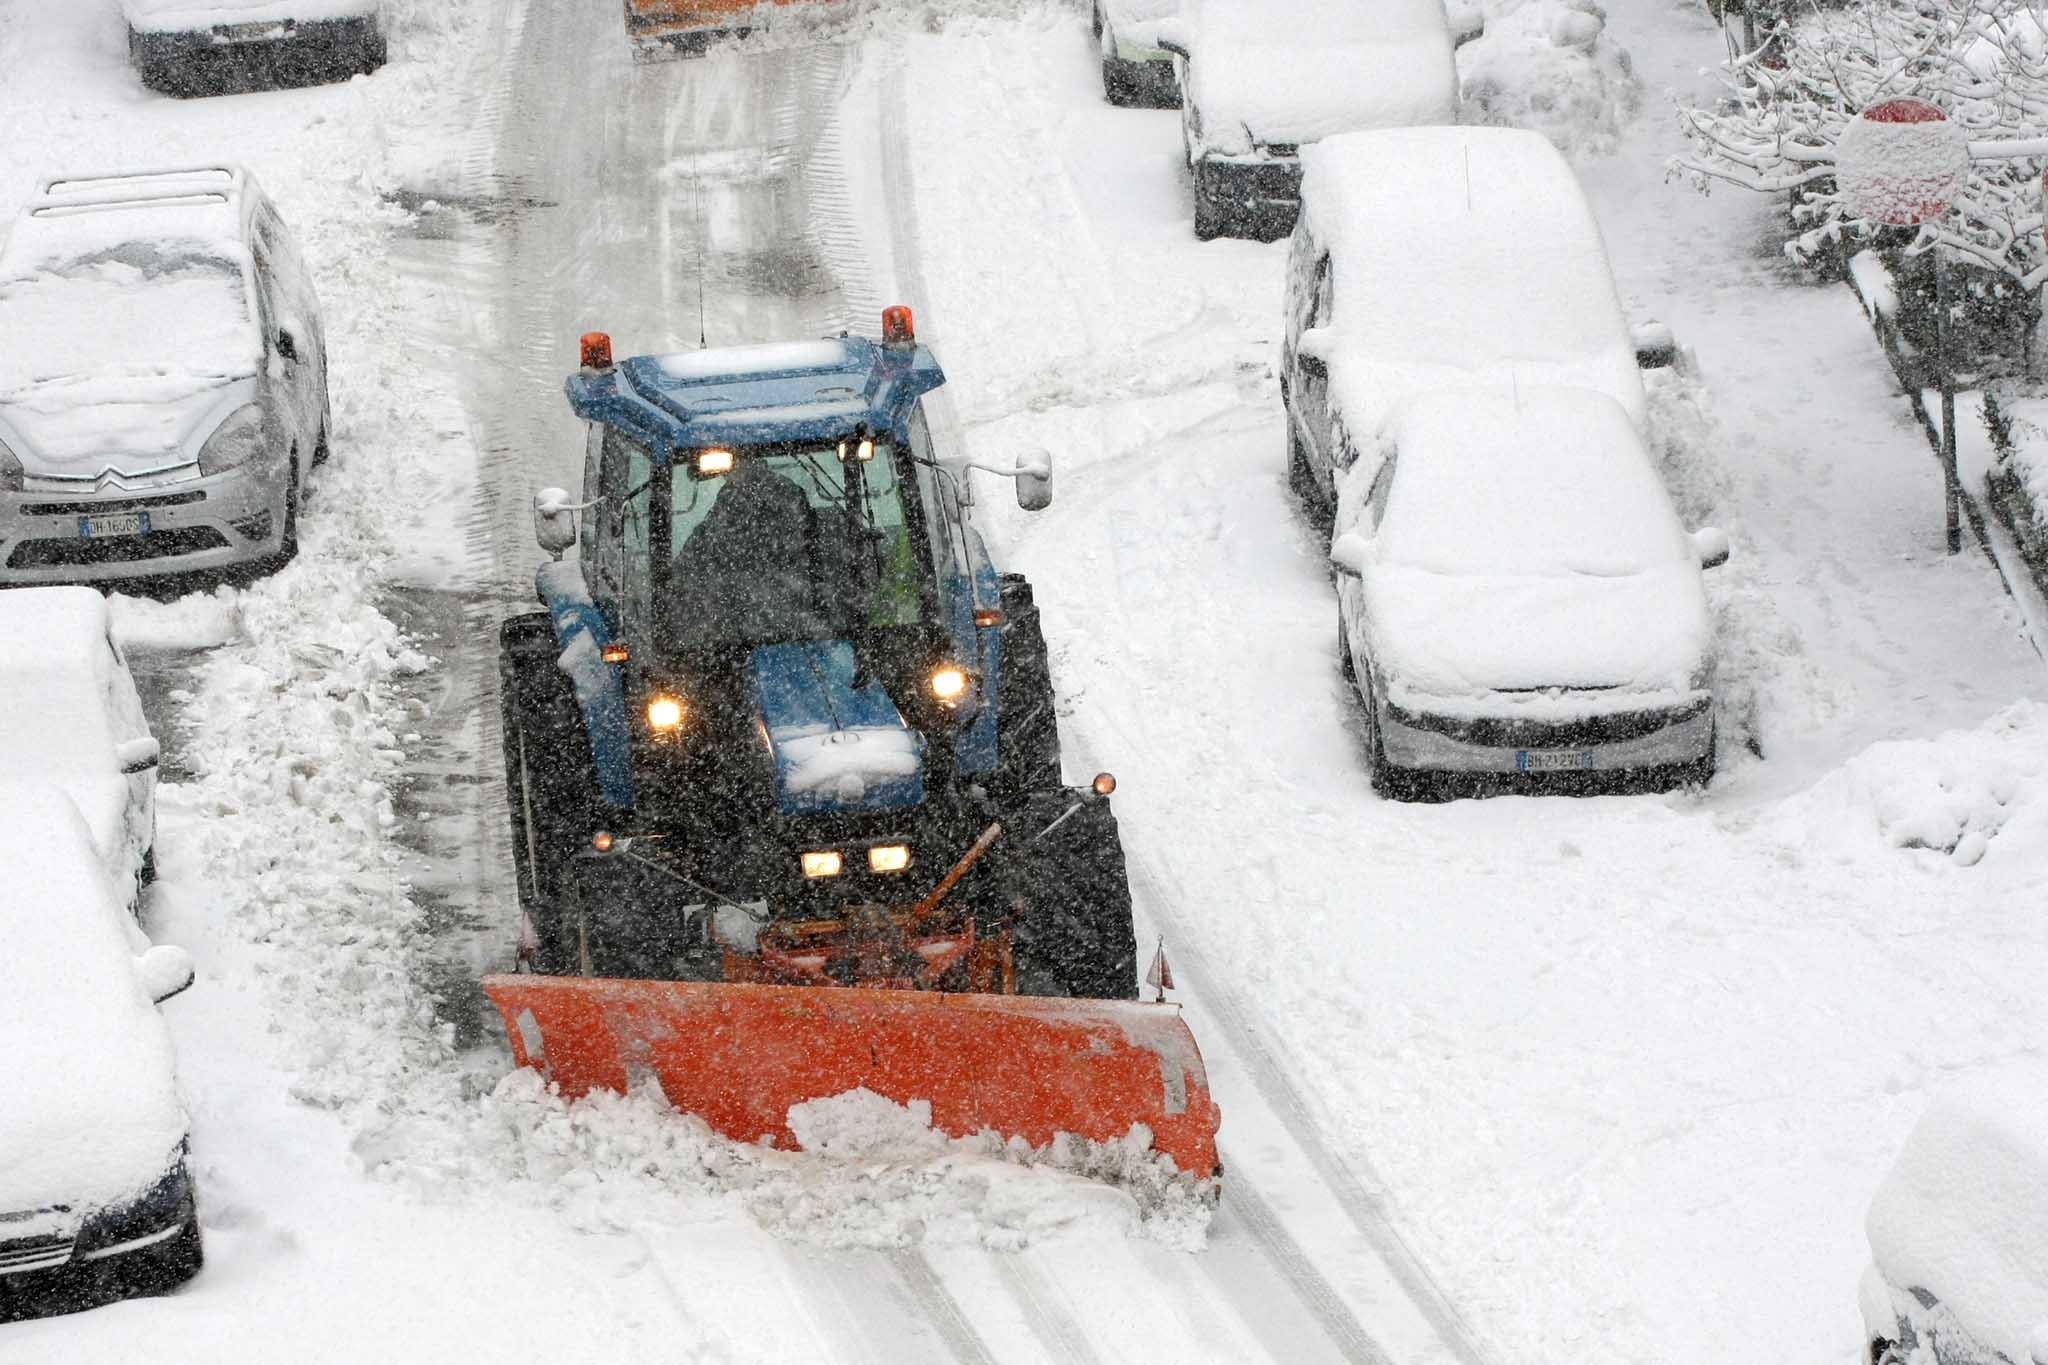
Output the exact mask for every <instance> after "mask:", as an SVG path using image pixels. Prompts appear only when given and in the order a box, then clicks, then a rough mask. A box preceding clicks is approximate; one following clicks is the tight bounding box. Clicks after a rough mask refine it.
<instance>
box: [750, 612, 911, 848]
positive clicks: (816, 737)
mask: <svg viewBox="0 0 2048 1365" xmlns="http://www.w3.org/2000/svg"><path fill="white" fill-rule="evenodd" d="M747 671H748V682H749V685H750V686H751V687H752V689H753V697H754V704H755V706H756V708H757V709H758V713H759V715H760V717H761V730H762V733H763V734H764V735H765V736H766V738H767V741H768V750H769V754H770V756H771V757H772V758H773V759H774V762H775V800H776V806H777V808H778V809H779V810H780V811H781V812H782V813H783V814H784V815H822V814H831V813H836V812H845V811H861V810H870V811H872V810H902V809H905V808H907V807H913V806H917V805H919V804H921V803H922V802H923V800H924V753H925V741H924V736H923V735H920V734H919V733H918V732H917V731H915V730H913V729H911V728H910V726H909V725H908V724H906V723H905V722H904V719H903V714H902V713H901V712H900V711H898V710H897V709H896V704H895V703H894V702H892V701H891V700H890V699H889V694H888V693H887V692H886V691H884V690H883V688H882V685H881V684H880V683H879V682H877V681H875V680H874V679H872V678H870V679H868V680H867V681H866V682H865V683H862V684H860V685H856V684H855V681H854V675H855V672H856V668H855V664H854V655H853V645H852V644H851V643H849V642H848V641H845V640H830V641H825V640H807V641H801V642H797V643H793V644H780V645H765V646H763V647H761V648H759V649H756V650H755V651H754V652H753V656H752V657H751V658H750V659H749V661H748V664H747Z"/></svg>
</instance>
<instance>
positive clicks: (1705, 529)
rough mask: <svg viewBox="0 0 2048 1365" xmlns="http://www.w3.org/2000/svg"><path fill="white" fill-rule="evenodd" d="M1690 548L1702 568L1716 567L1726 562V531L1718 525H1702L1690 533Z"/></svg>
mask: <svg viewBox="0 0 2048 1365" xmlns="http://www.w3.org/2000/svg"><path fill="white" fill-rule="evenodd" d="M1692 548H1693V552H1694V553H1695V554H1697V555H1698V556H1699V557H1700V567H1701V568H1702V569H1718V568H1720V567H1721V566H1722V565H1723V564H1726V563H1727V562H1728V533H1727V532H1726V531H1723V530H1722V529H1720V528H1719V527H1718V526H1702V527H1700V529H1699V530H1697V531H1694V532H1693V533H1692Z"/></svg>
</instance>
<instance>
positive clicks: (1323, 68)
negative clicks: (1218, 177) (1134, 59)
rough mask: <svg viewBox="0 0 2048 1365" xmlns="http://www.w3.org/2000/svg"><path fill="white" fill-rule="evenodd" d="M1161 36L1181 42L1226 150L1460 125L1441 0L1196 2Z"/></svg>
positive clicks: (1206, 133) (1205, 114)
mask: <svg viewBox="0 0 2048 1365" xmlns="http://www.w3.org/2000/svg"><path fill="white" fill-rule="evenodd" d="M1162 32H1167V33H1169V34H1172V35H1175V36H1184V37H1185V39H1186V42H1187V46H1188V50H1189V54H1190V61H1189V63H1188V70H1187V82H1188V88H1187V92H1186V98H1187V99H1188V101H1189V102H1190V103H1191V104H1192V105H1193V106H1194V108H1195V109H1196V110H1197V111H1198V112H1199V115H1200V119H1201V139H1202V143H1203V145H1204V146H1205V147H1206V148H1208V149H1209V150H1211V151H1215V152H1219V153H1222V154H1224V155H1231V154H1240V153H1247V152H1250V151H1251V150H1252V148H1253V146H1254V144H1256V145H1259V146H1269V145H1273V144H1282V145H1288V146H1299V145H1300V144H1302V143H1308V142H1314V141H1316V140H1318V139H1320V138H1325V137H1329V136H1330V135H1332V134H1335V133H1341V132H1347V131H1350V130H1353V129H1359V128H1389V127H1399V126H1405V125H1409V124H1434V123H1454V122H1456V121H1457V116H1458V72H1457V66H1456V63H1455V62H1454V60H1453V58H1452V55H1451V54H1452V48H1453V46H1454V44H1453V41H1452V37H1451V30H1450V24H1449V22H1448V21H1447V20H1446V19H1445V17H1444V9H1443V3H1442V0H1371V3H1356V4H1338V3H1331V0H1190V4H1189V8H1188V12H1187V15H1186V17H1185V18H1184V19H1183V20H1181V21H1179V22H1175V21H1167V25H1166V26H1164V27H1163V28H1162Z"/></svg>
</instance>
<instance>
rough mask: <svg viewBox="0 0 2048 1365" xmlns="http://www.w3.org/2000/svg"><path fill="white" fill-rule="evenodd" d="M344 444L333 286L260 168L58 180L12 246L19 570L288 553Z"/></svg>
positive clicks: (6, 485)
mask: <svg viewBox="0 0 2048 1365" xmlns="http://www.w3.org/2000/svg"><path fill="white" fill-rule="evenodd" d="M326 450H327V362H326V346H325V341H324V334H323V332H322V329H321V326H320V314H319V301H318V299H316V298H315V297H314V294H313V288H312V284H311V281H310V280H309V279H308V277H307V275H306V271H305V267H304V265H303V263H302V262H301V260H300V258H299V253H298V248H297V246H296V245H295V244H294V243H293V241H292V239H291V235H290V233H288V232H287V231H286V230H285V226H284V223H283V220H282V219H280V218H279V217H278V214H277V210H276V209H275V208H273V207H272V206H271V204H270V201H269V200H268V199H267V198H266V197H265V196H264V194H263V192H262V190H261V189H260V188H259V187H258V186H257V184H256V182H255V180H254V179H253V178H252V177H251V176H250V175H249V174H248V173H247V172H246V171H242V170H239V169H235V168H233V167H227V166H202V167H193V168H190V169H182V170H169V171H156V172H148V173H139V174H127V175H102V176H91V177H73V178H69V179H55V180H47V181H44V182H43V183H42V185H41V186H40V187H39V188H38V190H37V193H36V196H35V198H33V199H32V200H30V201H29V203H28V205H27V206H26V207H24V208H23V209H22V211H21V214H20V216H19V217H18V218H17V219H16V221H15V224H14V229H13V231H12V233H11V234H10V235H9V237H8V238H7V243H6V246H5V247H4V248H0V584H13V583H37V582H42V583H47V582H79V581H87V580H107V579H117V578H133V577H138V576H146V575H156V574H167V573H183V572H188V571H191V570H199V569H225V568H229V567H232V566H252V567H256V568H274V567H276V566H278V565H281V564H283V563H284V562H285V561H286V560H288V559H290V558H291V557H292V555H293V554H295V553H296V552H297V550H298V515H299V501H300V493H301V490H302V489H303V487H304V481H305V478H306V475H307V473H308V472H309V471H310V469H311V467H312V466H313V465H314V464H316V463H318V462H319V461H320V460H321V459H323V458H324V457H325V455H326Z"/></svg>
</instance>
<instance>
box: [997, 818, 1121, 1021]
mask: <svg viewBox="0 0 2048 1365" xmlns="http://www.w3.org/2000/svg"><path fill="white" fill-rule="evenodd" d="M1084 799H1085V798H1084V796H1083V795H1082V794H1081V793H1078V792H1071V791H1065V790H1061V791H1054V792H1043V793H1040V794H1039V795H1037V796H1035V797H1032V798H1031V799H1030V800H1028V801H1025V802H1023V803H1021V804H1020V805H1019V806H1018V807H1016V808H1015V809H1012V810H1010V811H1008V812H1006V813H1005V814H1004V817H1003V827H1004V830H1005V836H1004V843H1005V844H1006V845H1008V848H1007V851H1006V853H1005V856H1004V859H1003V878H1004V892H1005V894H1006V895H1007V896H1008V897H1009V898H1010V900H1011V903H1012V904H1013V905H1014V906H1015V907H1016V912H1015V919H1014V921H1013V928H1014V930H1015V935H1016V937H1015V948H1016V960H1017V986H1018V989H1019V990H1021V991H1024V992H1025V993H1027V994H1032V995H1061V996H1074V997H1079V998H1084V999H1090V1000H1131V999H1135V998H1136V996H1137V994H1138V941H1137V932H1136V930H1135V928H1134V927H1133V926H1132V923H1131V883H1130V878H1129V875H1128V874H1127V872H1126V870H1125V867H1124V848H1123V842H1122V840H1121V839H1120V838H1119V836H1118V834H1117V825H1116V815H1115V814H1114V813H1113V812H1112V811H1111V810H1110V808H1109V802H1108V801H1107V800H1105V799H1088V800H1087V801H1086V804H1085V805H1083V806H1082V808H1081V809H1080V810H1078V811H1075V812H1074V814H1073V815H1072V816H1070V817H1068V818H1067V819H1066V820H1065V821H1064V822H1063V823H1062V824H1061V825H1060V826H1059V827H1058V828H1057V829H1055V830H1053V831H1052V832H1051V833H1050V834H1043V835H1042V837H1041V834H1042V831H1044V830H1045V829H1046V828H1047V827H1048V826H1050V825H1051V824H1052V823H1053V821H1055V820H1057V819H1059V817H1060V815H1061V814H1062V813H1064V812H1065V811H1067V810H1068V809H1070V808H1071V807H1072V806H1073V805H1074V804H1075V803H1076V802H1080V801H1083V800H1084ZM1012 841H1014V842H1012Z"/></svg>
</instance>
